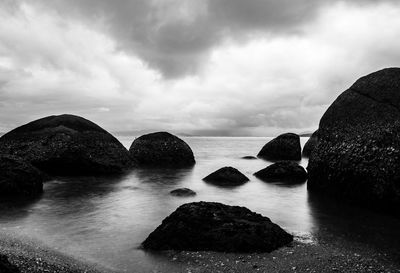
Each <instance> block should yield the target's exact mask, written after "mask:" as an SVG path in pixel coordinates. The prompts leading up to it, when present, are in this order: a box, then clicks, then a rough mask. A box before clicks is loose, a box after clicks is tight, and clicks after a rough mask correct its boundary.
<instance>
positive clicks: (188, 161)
mask: <svg viewBox="0 0 400 273" xmlns="http://www.w3.org/2000/svg"><path fill="white" fill-rule="evenodd" d="M129 152H130V154H131V157H132V158H133V159H134V160H136V161H137V162H138V163H139V164H140V165H144V166H156V167H189V166H192V165H193V164H195V160H194V156H193V152H192V149H190V147H189V145H187V144H186V142H184V141H183V140H182V139H180V138H178V137H176V136H174V135H172V134H170V133H167V132H157V133H152V134H147V135H143V136H141V137H139V138H137V139H135V140H134V141H133V143H132V145H131V147H130V149H129Z"/></svg>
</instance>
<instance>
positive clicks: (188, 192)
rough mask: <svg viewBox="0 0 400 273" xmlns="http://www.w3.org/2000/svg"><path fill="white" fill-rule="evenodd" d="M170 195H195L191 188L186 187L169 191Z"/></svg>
mask: <svg viewBox="0 0 400 273" xmlns="http://www.w3.org/2000/svg"><path fill="white" fill-rule="evenodd" d="M170 194H171V195H173V196H180V197H182V196H194V195H196V192H194V191H192V190H191V189H188V188H180V189H176V190H173V191H171V192H170Z"/></svg>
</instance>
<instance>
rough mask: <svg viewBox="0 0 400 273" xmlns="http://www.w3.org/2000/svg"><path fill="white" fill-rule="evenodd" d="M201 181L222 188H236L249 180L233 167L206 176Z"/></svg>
mask: <svg viewBox="0 0 400 273" xmlns="http://www.w3.org/2000/svg"><path fill="white" fill-rule="evenodd" d="M203 180H204V181H206V182H209V183H213V184H217V185H222V186H236V185H241V184H244V183H246V182H247V181H249V178H247V177H246V176H245V175H244V174H242V173H241V172H240V171H239V170H237V169H235V168H233V167H223V168H221V169H219V170H217V171H215V172H213V173H211V174H209V175H207V176H206V177H204V178H203Z"/></svg>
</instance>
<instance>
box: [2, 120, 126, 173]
mask: <svg viewBox="0 0 400 273" xmlns="http://www.w3.org/2000/svg"><path fill="white" fill-rule="evenodd" d="M0 154H12V155H15V156H18V157H21V158H23V159H24V160H25V161H27V162H30V163H31V164H32V165H34V166H35V167H37V168H38V169H40V170H42V171H44V172H47V173H50V174H54V175H86V174H112V173H121V172H123V171H124V170H126V169H127V168H129V167H130V166H131V165H132V161H131V159H130V157H129V153H128V151H127V150H126V149H125V148H124V146H123V145H122V144H121V143H120V142H119V141H118V140H117V139H116V138H115V137H113V136H112V135H111V134H109V133H108V132H107V131H105V130H104V129H102V128H100V127H99V126H98V125H96V124H94V123H93V122H91V121H89V120H86V119H84V118H81V117H78V116H73V115H60V116H49V117H45V118H42V119H38V120H35V121H33V122H30V123H28V124H25V125H23V126H21V127H18V128H16V129H14V130H12V131H10V132H8V133H7V134H5V135H3V136H2V137H1V138H0Z"/></svg>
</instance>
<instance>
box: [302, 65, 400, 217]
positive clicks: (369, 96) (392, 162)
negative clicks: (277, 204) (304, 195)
mask: <svg viewBox="0 0 400 273" xmlns="http://www.w3.org/2000/svg"><path fill="white" fill-rule="evenodd" d="M399 136H400V68H389V69H384V70H380V71H378V72H375V73H372V74H370V75H367V76H365V77H362V78H360V79H359V80H357V81H356V82H355V83H354V84H353V85H352V86H351V87H350V88H349V89H348V90H346V91H344V92H343V93H342V94H341V95H340V96H339V97H338V98H337V99H336V100H335V101H334V102H333V103H332V105H331V106H330V107H329V108H328V110H327V111H326V112H325V114H324V115H323V117H322V118H321V120H320V125H319V130H318V138H319V140H318V144H317V146H316V147H315V149H314V151H313V153H311V157H310V159H309V164H308V167H307V169H308V174H309V179H308V189H309V190H310V191H314V192H320V193H324V194H327V195H332V196H335V197H338V198H341V199H344V200H347V201H350V202H354V203H357V204H360V205H365V206H368V207H372V208H379V209H382V208H384V209H385V210H387V211H391V212H395V213H396V214H398V215H400V138H399Z"/></svg>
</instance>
